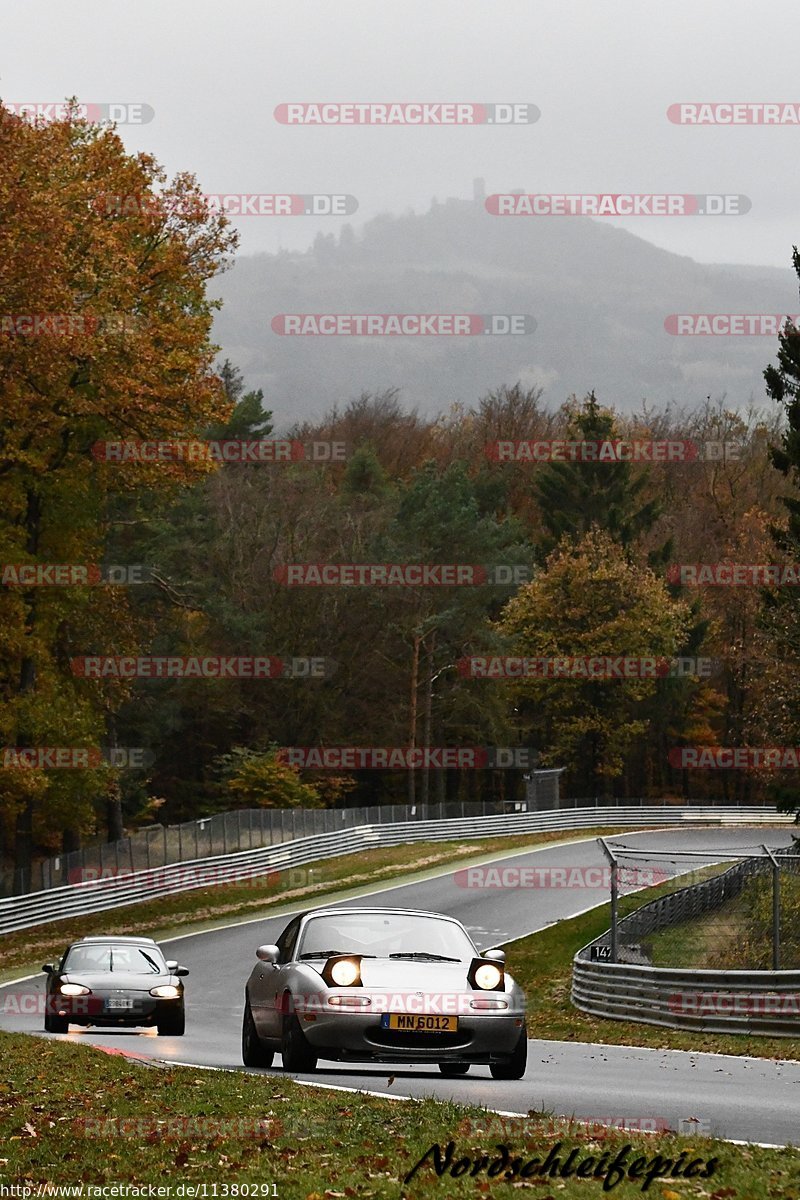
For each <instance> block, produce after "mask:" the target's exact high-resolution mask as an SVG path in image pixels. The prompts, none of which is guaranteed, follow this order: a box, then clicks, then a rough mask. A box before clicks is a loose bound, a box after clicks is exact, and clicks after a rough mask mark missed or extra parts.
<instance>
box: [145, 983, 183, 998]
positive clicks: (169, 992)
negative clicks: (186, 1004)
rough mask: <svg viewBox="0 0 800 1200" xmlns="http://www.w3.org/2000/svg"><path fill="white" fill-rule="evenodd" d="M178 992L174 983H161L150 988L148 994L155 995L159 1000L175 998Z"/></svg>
mask: <svg viewBox="0 0 800 1200" xmlns="http://www.w3.org/2000/svg"><path fill="white" fill-rule="evenodd" d="M180 994H181V993H180V991H179V989H178V988H176V987H175V984H174V983H162V984H161V985H160V986H159V987H154V988H150V995H151V996H157V997H158V998H159V1000H177V998H178V996H180Z"/></svg>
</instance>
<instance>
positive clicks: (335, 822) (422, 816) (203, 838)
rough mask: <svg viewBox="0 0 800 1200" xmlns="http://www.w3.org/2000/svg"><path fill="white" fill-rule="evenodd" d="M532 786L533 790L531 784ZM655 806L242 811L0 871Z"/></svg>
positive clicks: (15, 883)
mask: <svg viewBox="0 0 800 1200" xmlns="http://www.w3.org/2000/svg"><path fill="white" fill-rule="evenodd" d="M542 774H548V772H536V771H534V772H531V775H532V776H536V775H542ZM528 788H529V793H530V780H529V783H528ZM653 803H654V802H653V801H652V800H643V799H639V798H630V799H625V800H619V799H613V800H607V801H606V800H601V799H600V798H598V797H594V798H591V797H589V798H585V797H584V798H570V799H565V798H560V799H559V800H558V802H554V803H552V804H546V805H541V804H539V803H538V799H537V797H536V796H535V795H534V796H531V795H530V794H528V796H527V798H526V799H525V800H520V801H516V802H512V801H507V802H505V803H504V802H503V801H502V800H498V799H492V798H484V799H482V800H466V801H463V800H459V801H442V802H441V803H438V802H437V803H433V804H428V805H425V806H424V805H421V804H416V805H414V804H385V805H370V806H368V807H360V808H336V809H326V808H317V809H297V808H285V809H280V808H251V809H237V810H235V811H233V812H224V813H214V814H213V815H211V816H207V817H200V818H198V819H196V820H192V821H185V822H183V824H180V825H153V826H151V827H150V828H148V829H140V830H139V831H138V832H136V833H133V834H131V835H130V836H128V837H124V838H121V839H120V840H119V841H116V842H101V843H95V844H93V845H88V846H83V847H82V848H81V849H80V850H72V851H70V852H68V853H62V854H57V855H54V856H53V857H52V858H46V859H41V860H40V861H38V862H35V863H33V864H32V865H31V866H30V867H27V868H25V869H23V868H21V867H16V868H0V897H4V896H21V895H25V894H27V893H28V892H39V891H44V890H45V889H46V888H59V887H63V886H64V885H65V884H68V883H80V882H82V881H83V880H85V879H90V878H98V877H100V876H101V875H102V874H103V873H104V872H108V871H120V870H123V871H145V870H150V869H151V868H153V867H165V866H167V865H168V864H169V863H178V862H194V861H195V860H197V859H199V858H213V857H215V856H216V855H219V854H234V853H236V852H237V851H241V850H255V849H258V848H259V847H260V846H274V845H277V844H279V843H281V842H287V841H295V840H296V839H298V838H304V837H312V836H314V835H315V834H319V833H333V832H334V831H335V830H338V829H354V828H356V827H357V826H359V825H384V824H390V825H393V824H396V823H397V822H398V821H414V820H416V821H420V820H455V819H457V818H459V817H489V816H501V815H503V814H504V813H508V812H516V811H526V812H541V811H550V810H551V809H555V810H558V811H561V810H562V809H572V808H578V809H583V808H592V807H594V808H597V807H601V808H610V807H612V806H613V807H623V808H633V807H634V806H636V807H645V808H648V807H652V806H653ZM512 804H513V807H511V805H512ZM701 807H702V808H704V809H707V808H711V807H717V805H716V804H713V805H712V804H711V803H706V804H702V805H701ZM722 807H724V806H722Z"/></svg>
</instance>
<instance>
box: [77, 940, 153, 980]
mask: <svg viewBox="0 0 800 1200" xmlns="http://www.w3.org/2000/svg"><path fill="white" fill-rule="evenodd" d="M61 969H62V971H73V972H75V971H87V972H92V973H94V972H103V971H113V972H117V971H127V972H129V973H131V974H134V975H165V974H167V964H166V963H165V962H164V957H163V955H162V953H161V951H160V950H158V949H157V948H156V947H155V946H126V945H124V944H119V943H116V942H103V944H102V945H99V946H73V947H72V949H71V950H70V951H69V952H68V954H67V957H66V959H65V960H64V963H63V964H62V967H61Z"/></svg>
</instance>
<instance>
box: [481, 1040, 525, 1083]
mask: <svg viewBox="0 0 800 1200" xmlns="http://www.w3.org/2000/svg"><path fill="white" fill-rule="evenodd" d="M527 1062H528V1031H527V1029H525V1028H523V1029H522V1031H521V1032H520V1035H519V1038H518V1039H517V1044H516V1046H515V1047H514V1050H513V1053H512V1055H511V1057H510V1058H507V1059H506V1061H505V1062H499V1063H490V1064H489V1070H490V1071H491V1073H492V1079H522V1077H523V1075H524V1074H525V1067H526V1066H527Z"/></svg>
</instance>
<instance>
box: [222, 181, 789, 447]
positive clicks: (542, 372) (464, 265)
mask: <svg viewBox="0 0 800 1200" xmlns="http://www.w3.org/2000/svg"><path fill="white" fill-rule="evenodd" d="M787 257H788V255H787ZM215 293H216V294H217V295H219V296H220V297H221V298H222V299H223V300H224V308H223V310H222V311H221V313H220V314H219V315H218V317H217V319H216V322H215V329H214V334H215V339H216V341H217V342H219V343H220V344H221V345H222V347H223V354H224V355H226V356H228V357H229V358H231V359H232V360H233V361H234V362H235V363H236V364H237V365H238V366H239V367H240V368H241V369H242V370H243V372H244V374H245V378H246V380H247V383H248V386H252V387H262V388H263V389H264V393H265V397H266V399H267V402H268V405H269V406H270V407H271V408H272V409H273V411H274V412H275V414H276V418H277V420H278V422H280V423H281V424H286V423H287V422H290V421H292V420H293V419H295V418H305V417H311V418H313V417H316V416H320V415H321V414H322V413H323V411H324V410H326V409H327V408H329V407H330V406H332V405H333V404H334V403H338V404H340V405H341V404H343V403H346V402H347V401H348V400H349V399H351V398H352V397H354V396H358V395H360V394H361V393H362V392H364V391H379V390H383V389H385V388H387V387H392V386H396V387H398V388H399V389H400V390H401V393H402V397H403V400H404V402H405V404H406V405H408V406H409V407H414V406H416V407H418V408H419V409H420V410H421V411H423V412H425V413H435V412H438V411H441V410H444V409H447V408H448V407H449V406H450V405H451V404H452V403H453V402H455V401H461V402H463V403H466V404H472V403H474V401H475V400H476V399H477V398H478V397H479V396H480V395H482V394H484V393H485V392H486V391H487V390H489V389H491V388H496V387H498V386H499V385H501V384H504V383H505V384H509V385H510V384H514V383H516V382H517V381H520V382H522V383H523V384H524V385H526V386H531V385H533V384H540V385H542V386H543V387H544V389H545V396H546V399H548V400H549V401H550V403H551V404H553V405H556V404H559V403H561V401H563V400H564V399H566V397H567V396H568V395H569V394H570V393H572V392H576V393H578V394H579V395H583V394H584V393H585V392H587V391H589V390H590V389H591V388H595V389H596V390H597V394H598V397H599V398H600V399H601V400H602V401H603V402H605V403H609V404H612V403H613V404H614V405H616V406H617V407H618V408H620V409H622V410H630V409H633V408H638V407H639V406H640V404H641V402H642V400H648V401H650V402H652V403H654V404H658V405H659V406H663V405H666V404H667V403H670V402H672V403H677V404H680V405H687V406H690V407H693V406H694V405H695V404H697V403H700V402H701V401H702V400H703V399H704V398H705V397H706V396H707V395H711V396H712V397H718V396H721V395H722V394H726V395H727V398H728V401H729V402H730V403H731V405H739V404H745V403H747V402H748V401H749V400H750V399H751V397H755V399H756V400H757V401H758V402H759V403H760V402H762V401H764V388H763V380H762V371H763V369H764V367H765V366H766V365H767V363H768V362H770V361H771V360H772V359H774V355H775V349H776V344H777V343H776V339H775V338H774V337H769V336H766V337H764V336H755V337H743V336H740V337H678V336H671V335H670V334H668V333H667V332H666V331H665V329H664V319H665V317H667V316H668V315H669V314H670V313H761V312H763V313H795V312H798V311H800V301H799V300H798V294H797V279H796V276H795V274H794V272H793V271H791V270H789V269H787V270H785V271H784V270H781V269H779V268H773V267H764V268H758V267H751V266H735V265H719V266H708V265H703V264H700V263H696V262H695V261H694V260H693V259H691V258H687V257H683V256H681V255H677V254H672V253H670V252H668V251H666V250H661V249H658V248H657V247H656V246H653V245H651V244H650V243H649V242H646V241H643V240H642V239H641V238H638V237H636V236H634V235H633V234H631V233H627V232H626V231H624V230H620V229H615V228H613V227H612V226H610V225H606V224H603V223H602V221H595V220H590V219H588V218H583V217H549V218H525V217H521V218H498V217H492V216H490V215H489V214H488V213H486V212H485V210H484V208H483V205H482V204H480V203H479V202H475V201H465V200H448V201H446V202H444V203H441V204H439V203H436V202H435V201H434V202H433V204H432V205H431V208H430V210H429V211H428V212H427V213H424V214H422V215H415V214H407V215H403V216H389V215H387V216H380V217H377V218H375V219H374V220H372V221H370V222H368V223H367V224H366V225H365V226H364V227H363V229H361V230H360V231H358V232H355V231H354V230H353V228H352V227H351V226H345V227H344V228H343V229H342V230H341V232H340V234H339V235H338V237H337V236H336V235H334V234H329V235H319V236H318V238H317V240H316V242H315V243H314V246H313V248H312V249H310V250H308V251H307V252H304V253H291V252H282V253H279V254H260V255H254V256H247V257H242V258H240V259H238V260H237V262H236V264H235V266H234V267H233V269H232V270H231V271H229V272H227V273H226V274H224V275H222V276H220V277H219V279H218V280H216V281H215ZM286 312H289V313H328V312H337V313H435V312H442V313H458V312H462V313H524V314H530V315H532V316H533V317H535V319H536V322H537V328H536V331H535V333H533V334H531V335H524V336H517V337H469V338H455V337H449V338H445V337H381V338H376V337H286V336H280V335H279V334H276V333H274V332H273V331H272V328H271V320H272V318H273V316H274V315H276V314H280V313H286Z"/></svg>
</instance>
